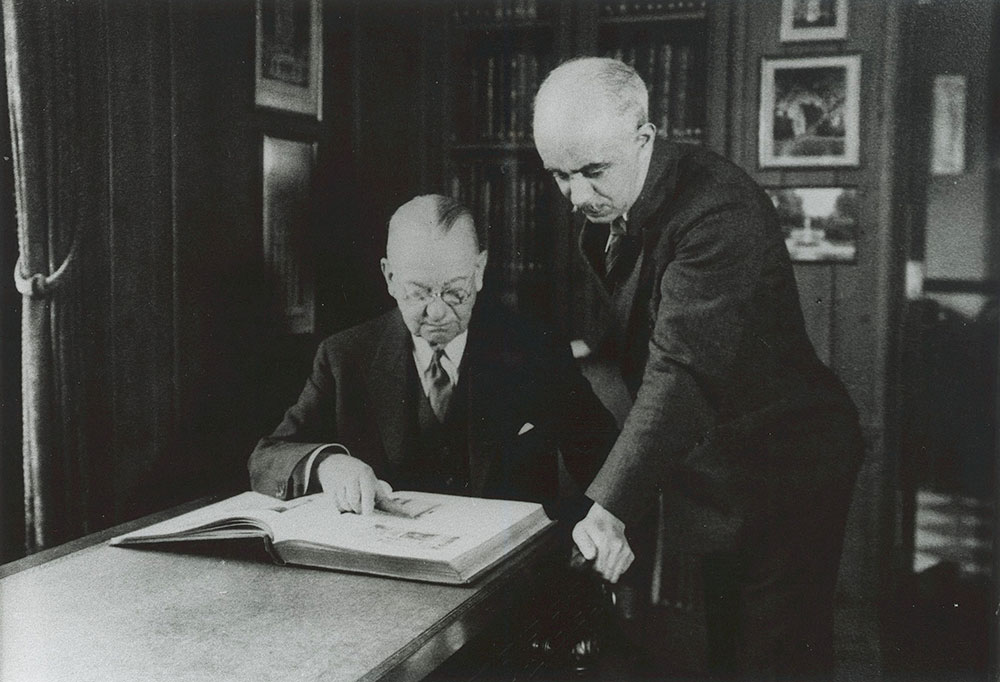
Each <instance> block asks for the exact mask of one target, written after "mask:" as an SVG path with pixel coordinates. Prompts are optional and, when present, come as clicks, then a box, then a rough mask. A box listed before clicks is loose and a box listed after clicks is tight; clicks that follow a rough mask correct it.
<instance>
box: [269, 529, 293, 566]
mask: <svg viewBox="0 0 1000 682" xmlns="http://www.w3.org/2000/svg"><path fill="white" fill-rule="evenodd" d="M263 539H264V550H265V551H266V552H267V554H268V556H270V557H271V560H272V561H273V562H274V563H276V564H277V565H279V566H285V565H287V564H288V562H287V561H285V560H284V559H282V558H281V555H280V554H279V553H278V550H277V549H276V548H275V546H274V541H273V540H272V539H271V536H270V535H265V536H264V538H263Z"/></svg>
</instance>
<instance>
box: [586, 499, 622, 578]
mask: <svg viewBox="0 0 1000 682" xmlns="http://www.w3.org/2000/svg"><path fill="white" fill-rule="evenodd" d="M573 542H575V543H576V546H577V547H578V548H579V550H580V554H582V555H583V558H584V559H586V560H588V561H590V560H591V559H594V570H595V571H597V572H598V573H599V574H600V575H601V577H602V578H604V579H605V580H607V581H608V582H611V583H616V582H618V578H620V577H621V575H622V573H624V572H625V571H626V570H627V569H628V567H629V566H631V565H632V560H633V559H635V555H634V554H633V553H632V548H631V547H629V544H628V540H626V539H625V524H624V523H622V522H621V521H619V520H618V518H617V517H616V516H615V515H614V514H612V513H611V512H609V511H608V510H606V509H605V508H604V507H602V506H601V505H599V504H597V503H596V502H595V503H594V504H593V506H591V508H590V511H589V512H587V516H586V517H585V518H584V519H583V521H581V522H580V523H578V524H576V526H575V527H574V528H573Z"/></svg>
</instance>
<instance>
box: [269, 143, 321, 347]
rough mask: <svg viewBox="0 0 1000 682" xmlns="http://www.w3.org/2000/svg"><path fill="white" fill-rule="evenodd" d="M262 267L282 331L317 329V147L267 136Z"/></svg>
mask: <svg viewBox="0 0 1000 682" xmlns="http://www.w3.org/2000/svg"><path fill="white" fill-rule="evenodd" d="M262 144H263V149H262V150H261V151H262V154H261V156H262V159H263V166H264V168H263V188H262V190H263V207H262V208H263V219H264V220H263V222H264V266H265V269H266V272H267V274H268V276H269V278H270V281H271V283H272V285H273V287H272V293H273V299H272V300H274V301H275V303H276V307H277V315H278V317H279V318H280V320H279V326H280V329H281V330H282V331H284V332H287V333H289V334H310V333H312V332H313V329H314V327H315V319H316V314H315V287H314V281H315V280H314V271H315V264H314V263H313V260H312V253H313V249H312V247H311V244H312V239H311V235H310V229H309V227H310V222H309V207H310V202H311V198H312V197H311V187H312V176H313V167H314V165H315V161H316V144H315V143H310V142H299V141H296V140H286V139H282V138H278V137H270V136H268V135H264V136H263V143H262Z"/></svg>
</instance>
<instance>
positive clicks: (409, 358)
mask: <svg viewBox="0 0 1000 682" xmlns="http://www.w3.org/2000/svg"><path fill="white" fill-rule="evenodd" d="M484 246H485V239H483V238H482V237H481V236H480V234H478V233H477V230H476V226H475V224H474V223H473V219H472V215H471V214H470V213H469V211H468V209H466V208H465V207H463V206H462V205H460V204H459V203H457V202H456V201H454V200H453V199H450V198H448V197H444V196H438V195H428V196H420V197H416V198H415V199H412V200H410V201H408V202H407V203H405V204H403V205H402V206H401V207H400V208H399V209H398V210H397V211H396V213H395V214H394V215H393V216H392V219H391V220H390V221H389V235H388V241H387V244H386V255H385V258H383V259H382V274H383V275H384V277H385V283H386V285H387V286H388V289H389V293H390V294H391V295H392V296H393V297H394V298H395V299H396V303H397V306H396V308H394V309H392V310H390V311H389V312H387V313H385V314H383V315H380V316H379V317H376V318H375V319H372V320H369V321H368V322H365V323H363V324H361V325H358V326H356V327H353V328H351V329H348V330H345V331H343V332H340V333H338V334H334V335H333V336H331V337H329V338H327V339H326V340H325V341H323V342H322V344H320V347H319V349H318V350H317V352H316V359H315V362H314V364H313V371H312V374H311V376H310V377H309V379H308V380H307V381H306V383H305V387H304V388H303V389H302V394H301V395H300V396H299V399H298V401H297V402H296V403H295V404H294V405H292V406H291V407H290V408H289V409H288V411H287V412H286V413H285V417H284V419H283V420H282V422H281V423H280V424H279V425H278V427H277V428H276V429H275V430H274V432H273V433H271V435H270V436H268V437H266V438H263V439H262V440H261V441H260V442H259V443H258V445H257V447H256V448H255V449H254V451H253V453H252V454H251V456H250V462H249V468H250V479H251V483H252V486H253V489H254V490H256V491H258V492H262V493H266V494H268V495H273V496H275V497H280V498H285V499H287V498H291V497H297V496H299V495H303V494H306V493H311V492H319V491H323V492H326V493H329V494H331V495H334V496H335V497H336V500H337V502H338V505H339V507H340V509H341V510H343V511H350V512H357V513H362V514H364V513H370V512H371V511H372V509H373V508H374V507H375V506H377V505H379V504H380V503H383V504H384V503H385V499H386V498H387V496H388V493H389V492H391V490H392V489H393V488H397V489H406V490H423V491H429V492H442V493H450V494H458V495H471V496H481V497H499V498H507V499H518V500H530V501H537V502H542V503H544V504H545V505H546V510H547V511H548V513H549V515H550V516H552V517H553V518H561V519H563V520H566V521H569V522H571V523H575V522H576V521H578V520H579V519H580V518H582V517H583V515H584V514H585V513H586V512H587V509H588V507H587V506H586V505H587V504H589V501H588V500H586V499H585V498H583V496H582V495H579V496H578V497H577V498H572V497H564V498H563V499H561V500H560V499H559V493H560V490H559V459H558V458H559V454H560V452H561V453H562V456H563V460H564V462H565V465H566V469H567V470H568V472H569V473H570V475H571V476H572V477H573V478H574V479H575V481H576V483H577V485H578V486H579V488H580V489H581V490H582V489H583V488H586V486H587V485H588V484H589V483H590V481H591V480H592V479H593V477H594V474H595V473H596V472H597V470H598V469H599V468H600V466H601V464H602V462H603V461H604V458H605V456H606V455H607V452H608V450H609V449H610V447H611V445H612V444H613V443H614V441H615V437H616V436H617V427H616V425H615V422H614V418H613V417H612V416H611V414H610V413H609V412H608V411H607V410H605V409H604V406H603V405H602V404H601V403H600V401H599V400H598V398H597V396H595V395H594V393H593V392H592V390H591V388H590V385H589V384H588V383H587V380H586V379H584V377H583V375H582V374H581V373H580V372H579V370H578V369H577V367H576V365H575V363H574V361H573V358H572V355H571V353H570V349H569V344H562V343H559V342H558V341H557V340H556V339H555V338H553V335H551V334H549V333H548V332H544V331H542V330H541V329H538V328H536V327H535V326H533V325H531V324H529V323H528V322H526V321H525V320H523V319H521V318H519V317H516V316H514V315H512V314H511V313H509V312H506V311H504V310H503V309H501V308H500V307H498V306H496V305H489V304H488V303H487V302H486V301H479V300H478V295H479V292H480V289H482V286H483V273H484V271H485V268H486V259H487V251H486V249H485V248H484Z"/></svg>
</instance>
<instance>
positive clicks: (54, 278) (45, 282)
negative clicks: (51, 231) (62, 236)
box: [14, 231, 80, 298]
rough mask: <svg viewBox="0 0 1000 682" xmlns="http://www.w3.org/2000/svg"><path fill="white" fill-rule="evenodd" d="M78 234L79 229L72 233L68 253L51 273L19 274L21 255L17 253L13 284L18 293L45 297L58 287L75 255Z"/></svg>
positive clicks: (33, 296)
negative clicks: (71, 241) (26, 275)
mask: <svg viewBox="0 0 1000 682" xmlns="http://www.w3.org/2000/svg"><path fill="white" fill-rule="evenodd" d="M78 235H79V231H78V232H77V233H76V234H74V235H73V243H72V244H71V245H70V247H69V253H67V254H66V258H65V259H64V260H63V262H62V264H61V265H60V266H59V267H58V268H56V271H55V272H53V273H52V274H51V275H43V274H42V273H40V272H36V273H35V274H33V275H31V276H29V277H25V276H24V275H22V274H21V256H20V255H19V256H18V257H17V263H16V264H15V265H14V286H16V287H17V291H18V293H19V294H21V295H22V296H27V297H29V298H45V297H46V296H48V295H49V294H51V293H52V292H53V291H55V290H56V289H58V288H59V285H60V284H62V281H63V275H65V274H66V271H67V270H68V269H69V265H70V263H71V262H73V259H74V257H75V256H76V245H77V243H78V242H79V241H80V240H79V238H78Z"/></svg>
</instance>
